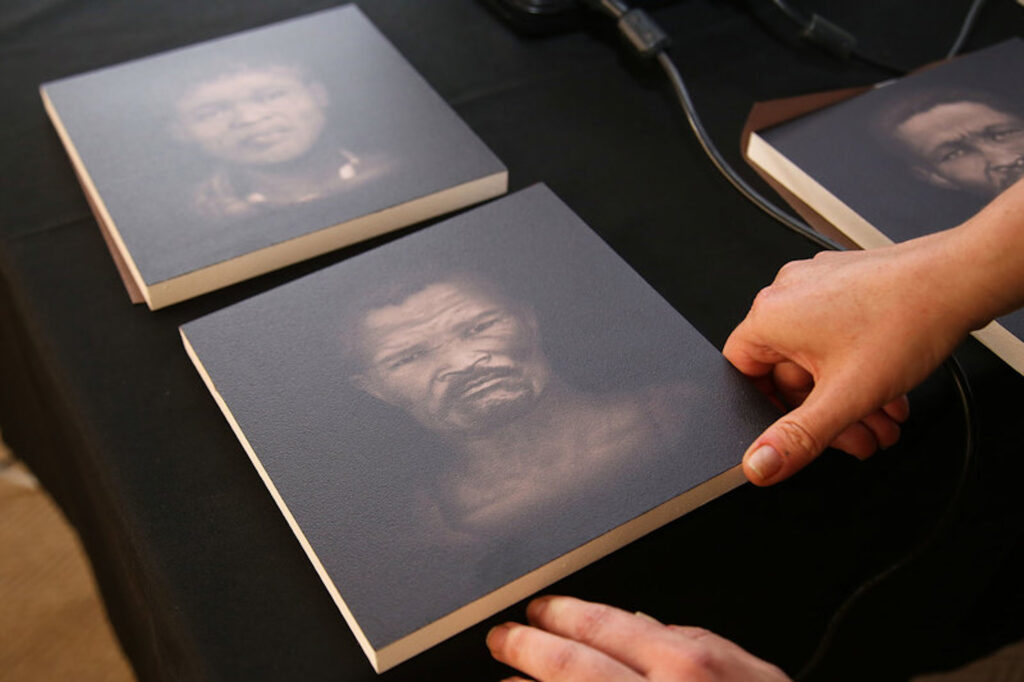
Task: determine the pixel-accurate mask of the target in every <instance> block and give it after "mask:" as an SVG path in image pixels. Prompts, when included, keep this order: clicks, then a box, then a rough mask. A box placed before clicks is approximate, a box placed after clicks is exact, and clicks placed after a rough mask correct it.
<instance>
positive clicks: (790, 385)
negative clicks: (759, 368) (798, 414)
mask: <svg viewBox="0 0 1024 682" xmlns="http://www.w3.org/2000/svg"><path fill="white" fill-rule="evenodd" d="M772 381H773V382H774V386H775V390H776V392H777V393H778V394H779V395H780V396H781V397H782V400H783V401H784V402H785V404H786V407H787V409H788V408H790V407H796V406H797V405H799V404H800V403H802V402H803V401H804V400H806V399H807V396H808V395H810V393H811V390H813V389H814V377H813V376H812V375H811V373H810V372H808V371H807V370H805V369H804V368H803V367H801V366H800V365H798V364H796V363H795V362H788V361H787V362H780V363H779V364H777V365H775V367H774V368H773V369H772Z"/></svg>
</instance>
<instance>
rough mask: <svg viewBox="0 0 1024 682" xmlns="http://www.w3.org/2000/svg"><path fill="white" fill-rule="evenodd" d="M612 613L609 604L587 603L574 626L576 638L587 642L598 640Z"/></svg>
mask: <svg viewBox="0 0 1024 682" xmlns="http://www.w3.org/2000/svg"><path fill="white" fill-rule="evenodd" d="M611 614H612V610H611V608H610V607H608V606H605V605H603V604H587V605H586V607H585V608H584V609H582V611H581V612H580V614H579V620H578V621H577V622H576V625H575V627H574V632H573V635H574V638H575V639H577V640H579V641H581V642H584V643H587V644H589V643H591V642H594V641H596V640H597V639H598V638H599V637H600V636H601V633H602V632H603V631H604V629H605V627H606V625H607V623H608V618H609V617H610V616H611Z"/></svg>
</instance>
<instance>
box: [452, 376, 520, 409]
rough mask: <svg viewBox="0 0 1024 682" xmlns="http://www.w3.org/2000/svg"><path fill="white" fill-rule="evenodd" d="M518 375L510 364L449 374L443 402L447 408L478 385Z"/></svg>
mask: <svg viewBox="0 0 1024 682" xmlns="http://www.w3.org/2000/svg"><path fill="white" fill-rule="evenodd" d="M518 375H519V371H518V370H516V369H514V368H512V367H508V366H504V367H478V368H475V369H470V370H467V371H466V372H463V373H459V374H452V375H449V377H448V383H447V386H446V387H445V391H444V394H443V395H442V396H441V403H442V405H443V406H444V407H445V408H447V407H449V406H450V405H451V404H452V403H455V402H458V401H459V400H462V399H463V398H464V397H465V396H466V394H467V393H469V392H470V391H472V390H473V389H474V388H476V387H477V386H480V385H482V384H486V383H487V382H489V381H493V380H495V379H505V378H508V377H513V376H518Z"/></svg>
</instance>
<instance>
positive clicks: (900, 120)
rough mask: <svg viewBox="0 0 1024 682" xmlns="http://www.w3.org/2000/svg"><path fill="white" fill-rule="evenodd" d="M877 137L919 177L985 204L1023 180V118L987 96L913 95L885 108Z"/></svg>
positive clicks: (964, 92)
mask: <svg viewBox="0 0 1024 682" xmlns="http://www.w3.org/2000/svg"><path fill="white" fill-rule="evenodd" d="M877 129H878V130H877V133H878V134H879V135H881V136H882V137H883V139H887V140H888V141H889V142H890V144H892V145H894V146H895V147H896V151H897V153H899V154H900V155H901V156H902V157H903V158H904V160H905V162H906V163H907V164H908V166H909V167H910V168H911V170H912V172H913V174H914V176H915V177H917V178H918V179H919V180H923V181H925V182H927V183H929V184H931V185H933V186H935V187H939V188H941V189H945V190H953V191H960V192H966V193H969V194H971V195H973V196H976V197H978V198H979V199H983V200H985V201H987V200H989V199H991V198H992V197H994V196H996V195H997V194H999V193H1000V192H1002V191H1003V190H1005V189H1006V188H1007V187H1009V186H1010V185H1012V184H1013V183H1014V182H1016V181H1017V180H1018V179H1020V177H1021V176H1022V175H1024V116H1022V113H1021V112H1018V111H1015V110H1014V109H1013V108H1012V107H1011V106H1010V105H1009V104H1008V103H1006V102H1003V101H1001V100H999V99H998V98H995V97H994V96H992V95H991V94H989V93H986V92H982V91H970V90H959V89H949V88H932V89H924V90H921V91H919V92H916V93H909V94H908V95H906V96H902V97H900V98H899V99H898V100H895V101H893V102H891V103H889V104H888V106H885V107H882V108H881V109H880V115H879V116H878V119H877Z"/></svg>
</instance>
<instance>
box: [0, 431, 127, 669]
mask: <svg viewBox="0 0 1024 682" xmlns="http://www.w3.org/2000/svg"><path fill="white" fill-rule="evenodd" d="M0 678H2V679H4V680H19V681H24V682H36V681H39V682H50V681H51V680H76V681H78V682H93V681H95V682H100V681H103V682H122V681H123V682H129V681H130V680H134V679H135V678H134V675H133V674H132V670H131V668H130V667H129V665H128V663H127V661H126V660H125V658H124V656H123V655H122V653H121V649H120V647H119V646H118V644H117V641H116V640H115V638H114V635H113V633H112V631H111V629H110V625H109V623H108V622H107V619H106V614H105V612H104V610H103V606H102V604H101V603H100V600H99V599H98V598H97V596H96V590H95V586H94V583H93V578H92V573H91V571H90V569H89V565H88V563H87V562H86V560H85V556H84V554H83V552H82V549H81V546H80V545H79V542H78V537H77V536H76V535H75V533H74V531H72V530H71V528H70V527H69V526H68V525H67V523H66V522H65V520H64V517H63V516H62V515H61V513H60V511H59V510H58V509H57V508H56V506H55V505H54V504H53V502H52V501H51V500H50V498H49V496H48V495H47V494H46V493H45V492H44V491H43V490H42V489H41V488H40V487H39V486H38V484H36V482H35V479H34V477H33V476H32V474H31V473H29V472H28V470H27V469H25V468H24V466H23V465H21V464H19V463H11V455H10V453H9V452H8V451H7V449H6V447H5V446H4V445H3V444H2V443H0Z"/></svg>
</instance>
